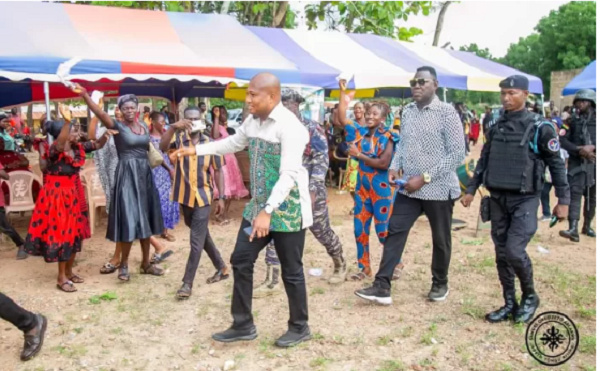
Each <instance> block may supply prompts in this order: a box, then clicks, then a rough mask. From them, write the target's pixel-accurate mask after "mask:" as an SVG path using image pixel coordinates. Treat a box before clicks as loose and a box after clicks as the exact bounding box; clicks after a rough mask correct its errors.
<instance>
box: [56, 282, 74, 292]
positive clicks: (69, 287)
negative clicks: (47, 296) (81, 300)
mask: <svg viewBox="0 0 600 371" xmlns="http://www.w3.org/2000/svg"><path fill="white" fill-rule="evenodd" d="M56 288H58V289H59V290H60V291H64V292H75V291H77V288H76V287H75V286H74V285H73V282H71V281H65V282H63V283H62V284H58V283H57V284H56Z"/></svg>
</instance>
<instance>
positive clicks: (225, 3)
mask: <svg viewBox="0 0 600 371" xmlns="http://www.w3.org/2000/svg"><path fill="white" fill-rule="evenodd" d="M229 4H231V1H223V5H221V11H220V12H219V13H221V14H227V13H228V12H229Z"/></svg>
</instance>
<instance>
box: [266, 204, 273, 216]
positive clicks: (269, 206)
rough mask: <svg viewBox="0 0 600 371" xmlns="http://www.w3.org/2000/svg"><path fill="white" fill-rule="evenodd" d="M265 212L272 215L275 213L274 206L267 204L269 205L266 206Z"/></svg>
mask: <svg viewBox="0 0 600 371" xmlns="http://www.w3.org/2000/svg"><path fill="white" fill-rule="evenodd" d="M265 212H266V213H267V214H269V215H271V214H272V213H273V206H271V205H269V204H267V206H265Z"/></svg>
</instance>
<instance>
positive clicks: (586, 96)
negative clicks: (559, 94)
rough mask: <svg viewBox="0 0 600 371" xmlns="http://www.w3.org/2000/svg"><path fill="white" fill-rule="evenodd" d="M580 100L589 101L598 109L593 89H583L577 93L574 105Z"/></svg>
mask: <svg viewBox="0 0 600 371" xmlns="http://www.w3.org/2000/svg"><path fill="white" fill-rule="evenodd" d="M578 100H588V101H590V102H592V103H593V104H594V107H596V92H595V91H593V90H592V89H581V90H579V91H578V92H577V93H575V99H573V103H575V102H577V101H578Z"/></svg>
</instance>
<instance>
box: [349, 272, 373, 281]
mask: <svg viewBox="0 0 600 371" xmlns="http://www.w3.org/2000/svg"><path fill="white" fill-rule="evenodd" d="M367 278H370V276H368V275H367V274H366V273H365V272H363V271H360V272H358V273H354V274H353V275H351V276H350V280H351V281H363V280H366V279H367Z"/></svg>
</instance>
